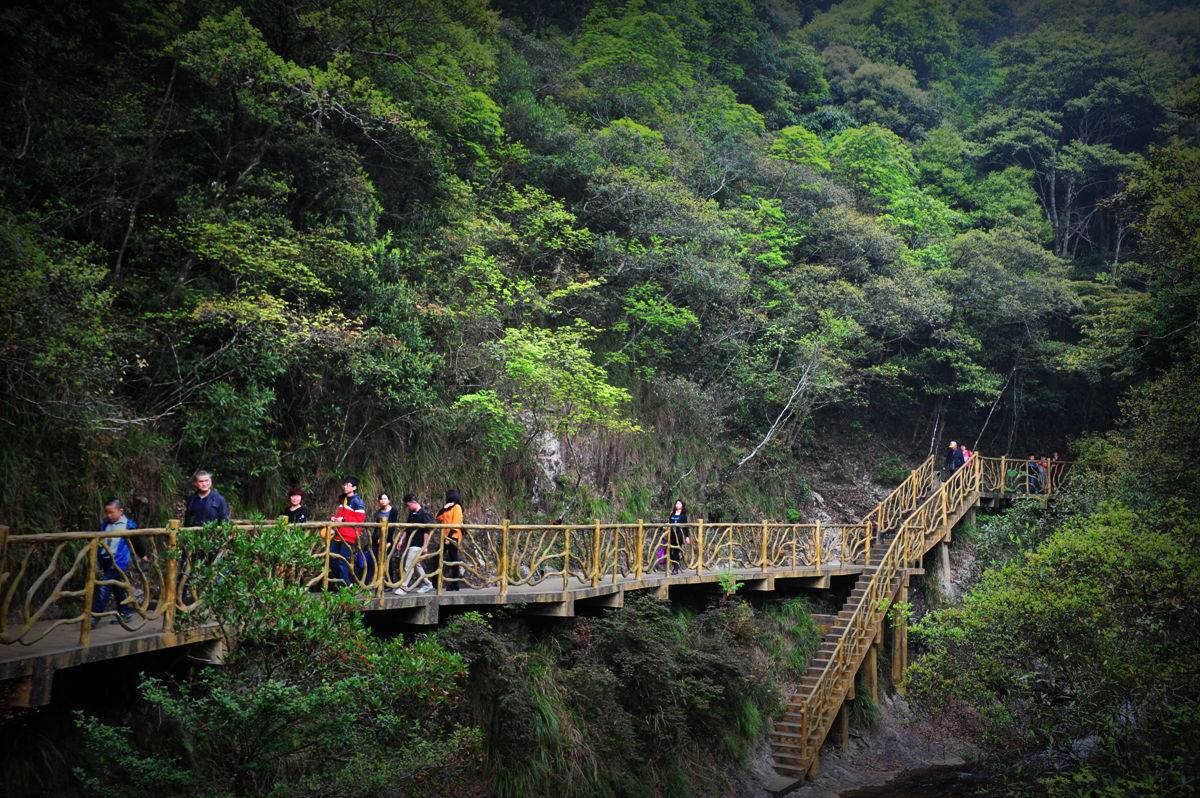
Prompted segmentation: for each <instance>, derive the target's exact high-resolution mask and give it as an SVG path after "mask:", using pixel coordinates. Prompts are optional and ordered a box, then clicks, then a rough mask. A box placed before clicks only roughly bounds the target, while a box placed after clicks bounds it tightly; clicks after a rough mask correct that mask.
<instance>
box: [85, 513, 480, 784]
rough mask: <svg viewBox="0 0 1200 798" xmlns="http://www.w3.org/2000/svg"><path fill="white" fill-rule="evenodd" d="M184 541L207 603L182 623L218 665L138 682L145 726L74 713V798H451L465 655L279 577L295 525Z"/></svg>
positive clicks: (462, 748)
mask: <svg viewBox="0 0 1200 798" xmlns="http://www.w3.org/2000/svg"><path fill="white" fill-rule="evenodd" d="M181 542H182V543H183V545H184V546H186V547H187V549H188V551H189V552H190V562H191V568H192V570H193V572H194V573H195V583H194V584H195V589H196V591H197V592H198V593H199V594H202V595H203V596H204V598H205V607H206V609H207V612H206V613H205V617H204V618H202V619H191V621H190V622H191V623H196V622H197V621H198V620H199V621H209V620H215V621H216V622H217V623H219V624H220V625H221V629H222V633H223V640H224V641H225V642H226V644H227V645H228V646H229V648H228V653H227V654H226V656H225V658H224V665H223V666H222V667H219V668H210V669H207V670H205V671H203V672H201V673H199V674H198V675H196V676H194V677H193V678H191V679H189V680H187V681H185V682H183V683H171V682H168V681H164V680H162V679H157V678H150V677H148V678H146V679H145V681H144V683H143V685H142V689H141V697H142V700H143V701H144V702H145V706H143V707H142V708H141V716H142V717H144V718H149V719H152V721H153V725H152V727H150V728H152V729H153V731H152V732H148V731H147V729H146V727H145V726H144V723H145V721H143V723H142V724H131V725H135V728H136V732H135V730H134V728H129V727H126V726H122V725H113V724H110V723H106V722H102V721H101V720H98V719H96V718H93V717H81V719H80V723H81V726H82V727H83V730H84V738H85V743H86V752H87V757H86V759H85V763H84V765H83V766H82V767H80V768H79V769H78V770H77V776H78V778H79V780H80V782H81V784H82V787H83V789H84V791H85V792H86V793H88V794H105V795H127V796H131V797H132V796H145V795H158V796H174V795H179V796H193V795H195V796H213V798H217V797H218V796H221V797H224V796H241V795H255V796H258V795H279V796H301V795H312V796H316V795H328V794H330V793H331V792H334V793H337V794H339V795H363V796H367V795H407V794H412V792H413V791H414V790H416V789H417V786H416V785H418V784H420V783H423V782H426V781H429V780H433V782H434V783H435V784H437V785H438V789H439V790H442V792H440V793H436V794H442V795H458V794H461V793H462V789H463V785H464V784H466V783H467V780H468V779H469V778H470V776H471V773H470V763H471V762H472V761H473V753H472V752H473V750H474V748H475V746H476V744H477V743H476V737H477V735H476V734H475V733H473V732H472V730H471V729H470V728H469V727H461V726H459V725H458V723H457V720H458V713H457V712H456V709H457V708H458V707H460V706H461V705H462V700H463V699H462V692H461V685H462V682H463V680H464V678H465V676H466V662H465V661H464V660H463V659H462V657H460V656H459V655H457V654H455V653H454V652H452V651H450V650H448V649H446V648H445V647H444V646H442V645H441V644H440V643H439V642H438V641H437V640H436V639H435V638H434V637H433V636H428V635H427V636H423V637H421V638H418V639H417V640H415V641H414V642H412V643H405V642H404V641H403V639H401V638H381V637H378V636H375V635H372V634H371V633H370V632H369V631H368V630H367V628H366V626H365V625H364V623H363V621H362V614H361V613H359V612H358V611H357V609H356V603H357V599H356V598H355V597H353V596H352V595H350V594H348V593H346V592H343V593H310V592H309V591H308V590H306V589H305V588H304V587H303V586H301V585H297V584H294V583H291V584H289V583H285V582H283V581H281V580H280V579H279V578H278V574H280V573H284V572H287V571H288V570H290V569H291V568H293V567H294V563H296V562H297V561H302V560H303V558H304V556H305V554H306V553H307V552H308V547H309V545H310V543H311V541H310V540H309V538H308V535H307V534H305V532H304V531H303V530H299V529H295V528H291V529H289V528H288V527H287V526H279V527H273V528H272V527H269V528H265V529H261V530H254V531H248V530H245V529H240V530H235V529H233V528H232V527H230V526H222V525H210V526H209V527H207V528H205V529H204V530H197V531H195V532H194V533H189V534H187V535H186V536H185V538H184V540H183V541H181ZM181 620H183V621H184V622H185V623H186V622H188V619H181ZM134 717H135V718H136V717H137V716H136V715H135V716H134ZM385 754H386V755H385ZM420 790H421V792H422V794H427V795H428V794H435V793H430V792H429V791H428V789H426V787H424V786H422V787H420Z"/></svg>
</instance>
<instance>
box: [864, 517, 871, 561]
mask: <svg viewBox="0 0 1200 798" xmlns="http://www.w3.org/2000/svg"><path fill="white" fill-rule="evenodd" d="M863 535H864V536H865V538H866V541H867V552H866V554H865V555H864V557H865V560H866V561H865V562H864V563H863V565H866V566H870V565H871V518H870V516H868V517H867V528H866V530H864V531H863Z"/></svg>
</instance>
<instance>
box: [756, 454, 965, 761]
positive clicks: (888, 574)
mask: <svg viewBox="0 0 1200 798" xmlns="http://www.w3.org/2000/svg"><path fill="white" fill-rule="evenodd" d="M981 466H982V458H980V457H978V456H976V457H974V458H972V459H971V462H969V463H968V464H966V465H965V466H963V467H962V468H960V469H958V471H956V472H955V473H954V475H953V476H951V477H950V479H948V480H947V481H946V482H944V483H942V485H941V486H940V487H939V488H938V489H937V490H936V491H935V492H933V493H932V494H931V495H929V496H928V498H926V499H925V500H924V501H923V502H921V503H920V505H919V506H917V508H916V509H915V510H913V511H912V512H911V514H910V515H908V517H907V518H906V519H905V520H904V521H903V523H902V524H901V526H900V531H899V534H897V535H896V536H895V537H894V538H893V539H892V540H891V543H890V545H889V546H888V547H887V549H886V550H885V551H884V552H883V554H882V556H881V557H880V558H879V560H878V564H877V566H876V568H875V570H874V573H873V574H872V575H871V579H870V581H869V582H868V584H867V587H866V590H865V591H864V593H863V594H862V595H861V596H860V597H859V599H858V601H857V602H853V603H852V606H849V607H848V609H850V611H851V615H850V617H849V618H848V619H847V620H846V622H845V625H844V626H842V627H841V630H840V634H839V636H838V637H837V639H836V641H835V643H834V648H833V651H832V652H831V653H830V656H829V659H828V660H827V661H826V663H825V667H824V669H823V670H822V671H821V673H820V674H819V675H818V677H817V681H816V683H815V684H814V685H813V686H812V687H811V690H810V691H809V692H808V693H807V694H804V695H801V696H799V697H798V698H799V699H800V702H801V706H800V733H799V735H797V736H795V737H786V738H784V739H785V742H788V743H791V744H793V745H798V746H799V751H798V752H797V753H796V754H795V755H794V758H793V759H792V761H789V762H788V763H786V764H780V763H778V762H777V763H776V767H777V769H779V770H780V771H782V772H785V773H790V774H792V775H796V776H803V775H804V774H805V773H806V772H807V771H808V769H809V767H810V766H811V764H812V762H813V761H814V760H815V759H816V757H817V754H818V752H819V751H820V749H821V746H822V744H823V743H824V741H825V737H826V735H827V734H828V733H829V729H830V728H831V727H832V726H833V722H834V720H835V719H836V717H837V713H838V711H839V710H840V709H841V707H842V703H843V702H844V701H845V699H846V695H847V694H848V692H849V689H850V683H851V680H853V679H854V677H855V674H856V673H857V672H858V667H859V665H860V663H861V662H862V660H863V659H864V658H865V657H866V653H867V649H868V648H869V647H870V645H871V642H872V641H873V640H874V639H875V636H876V634H877V633H878V629H879V625H880V623H881V621H882V619H883V615H884V613H885V612H886V610H887V608H888V604H889V602H890V599H891V598H892V596H893V595H894V594H895V592H896V589H897V587H898V582H899V579H900V578H901V574H902V572H903V571H904V570H905V569H906V568H908V567H910V566H911V564H912V563H913V562H914V561H915V560H916V561H919V557H920V554H919V553H918V547H919V546H920V545H921V543H922V542H923V541H924V537H925V534H926V527H927V525H929V524H933V523H935V522H940V521H941V520H942V519H944V518H945V517H947V514H948V512H949V508H950V507H951V504H952V503H953V506H954V507H955V508H957V507H958V506H959V505H958V502H960V501H962V500H963V499H964V498H965V497H966V496H967V495H968V494H970V493H972V492H975V493H976V495H977V491H978V484H979V476H980V474H981V473H982V469H981ZM918 541H920V542H918ZM921 553H923V550H921Z"/></svg>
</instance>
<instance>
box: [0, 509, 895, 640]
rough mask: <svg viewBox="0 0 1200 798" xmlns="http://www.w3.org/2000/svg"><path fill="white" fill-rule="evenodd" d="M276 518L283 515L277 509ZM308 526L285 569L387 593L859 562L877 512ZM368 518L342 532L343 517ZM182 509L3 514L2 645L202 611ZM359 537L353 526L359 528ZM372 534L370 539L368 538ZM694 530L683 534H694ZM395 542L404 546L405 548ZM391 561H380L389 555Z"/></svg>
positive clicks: (168, 625) (308, 580) (166, 627)
mask: <svg viewBox="0 0 1200 798" xmlns="http://www.w3.org/2000/svg"><path fill="white" fill-rule="evenodd" d="M233 523H234V525H235V527H236V529H237V531H236V532H235V534H239V535H242V534H263V533H264V532H266V531H267V530H269V529H270V528H272V527H273V526H274V524H273V523H272V522H267V521H245V520H238V521H234V522H233ZM275 523H279V522H275ZM297 526H299V527H301V528H304V529H308V530H311V532H312V545H311V548H310V550H309V555H308V557H307V559H306V560H305V562H302V563H297V564H296V566H295V568H293V569H290V570H289V573H288V574H287V575H286V576H287V578H289V579H291V580H294V581H296V582H298V583H301V584H304V585H306V586H308V587H310V588H312V589H321V588H326V589H328V588H336V587H339V586H342V585H343V584H348V585H350V586H353V587H356V588H358V589H360V590H361V591H363V592H365V594H366V597H367V598H368V599H381V598H383V597H385V596H387V595H390V593H391V591H394V590H396V589H397V588H400V587H401V586H406V587H409V588H410V589H415V588H417V587H418V582H417V576H418V572H417V568H416V566H417V565H419V566H421V570H423V571H424V572H425V575H426V576H427V577H428V579H429V580H430V584H432V585H435V586H436V590H437V592H438V593H439V594H444V593H446V592H449V591H453V590H456V589H467V590H473V591H488V592H496V593H499V594H500V595H501V596H505V595H507V594H508V593H509V592H511V591H534V592H538V591H540V592H553V591H568V590H571V589H574V588H579V587H588V586H597V585H600V584H602V583H607V584H615V583H618V582H623V581H629V580H641V579H644V578H647V577H655V578H659V579H661V580H663V581H666V582H668V583H669V582H672V581H677V580H683V579H686V578H689V577H693V576H701V577H703V576H705V575H709V576H711V575H713V574H715V573H717V572H720V571H725V570H735V571H739V572H743V573H744V572H745V571H748V570H749V571H757V572H760V573H779V572H789V571H790V572H797V571H813V570H820V569H821V568H822V567H830V566H862V565H864V564H865V563H866V562H867V561H868V559H869V558H870V556H871V545H872V535H871V523H870V522H869V521H867V522H863V523H857V524H822V523H810V524H787V523H778V522H771V521H760V522H755V523H719V524H718V523H707V522H705V521H702V520H701V521H695V522H691V523H687V524H678V525H674V528H673V529H674V531H672V526H671V525H666V524H646V523H645V522H642V521H639V522H637V523H633V524H611V523H603V522H600V521H595V522H593V523H591V524H575V525H537V524H524V525H518V524H512V523H509V522H508V521H504V522H502V523H500V524H461V525H458V526H456V527H453V529H460V530H462V536H461V539H460V541H459V542H458V544H457V546H456V549H457V552H456V554H454V555H453V556H452V554H451V552H452V551H454V548H451V546H452V545H453V541H452V540H451V539H450V538H449V537H447V536H446V535H445V534H443V531H444V530H448V529H451V528H452V527H447V526H444V525H439V524H431V525H414V524H391V525H388V524H386V523H374V522H372V523H365V522H364V523H359V524H349V525H347V524H331V523H328V522H321V523H307V524H300V525H297ZM346 526H348V527H350V528H352V529H356V530H357V529H362V530H366V531H367V532H368V533H369V534H367V535H363V541H362V545H359V542H358V540H357V535H353V536H352V537H355V538H356V539H355V541H354V542H352V543H345V542H342V541H341V539H340V538H339V537H338V536H337V534H336V532H337V530H338V529H339V528H342V527H346ZM418 528H423V529H425V530H426V531H427V532H428V533H429V535H428V537H429V540H430V542H431V544H430V545H429V546H428V547H427V548H426V549H425V550H424V551H423V552H422V553H421V554H420V555H419V556H418V557H417V558H416V560H415V562H411V563H409V565H410V566H411V567H410V569H409V570H407V571H406V570H405V567H404V566H405V561H406V553H407V552H406V548H407V547H406V546H405V545H404V543H405V542H406V541H407V539H408V536H409V535H410V534H411V533H412V531H413V530H414V529H418ZM181 531H183V530H182V528H181V527H180V526H179V523H178V522H172V523H171V524H170V525H169V526H167V527H165V528H159V529H139V530H123V531H119V532H111V533H109V532H103V533H102V532H72V533H53V534H37V535H8V534H7V531H6V530H4V529H3V528H2V527H0V568H2V569H0V645H2V644H23V645H32V644H34V643H37V642H38V641H39V640H42V639H43V638H45V637H46V636H47V635H48V634H50V633H51V632H53V631H54V630H55V629H58V628H60V627H62V626H69V625H77V626H78V629H79V636H78V640H79V645H80V646H87V645H88V644H89V638H90V630H91V628H92V626H93V625H94V623H95V622H96V621H98V620H99V619H101V618H104V619H112V620H114V621H116V622H118V623H120V624H122V625H123V626H125V627H126V628H129V629H134V628H145V627H146V626H147V625H148V624H161V626H160V628H161V630H162V631H163V632H171V631H172V630H173V629H174V625H175V620H176V618H183V617H185V616H186V615H187V614H188V613H190V612H193V611H194V610H195V608H196V607H197V606H198V605H199V603H200V597H199V596H198V595H196V593H197V590H196V589H195V587H194V585H192V584H190V581H191V566H190V563H189V560H188V558H187V557H186V556H181V552H180V546H179V541H178V536H179V533H180V532H181ZM348 536H351V535H348ZM368 537H369V540H368V539H367V538H368ZM114 538H125V539H127V540H129V541H130V542H131V543H133V542H135V541H136V543H137V546H138V548H139V549H140V552H138V553H135V554H134V556H133V557H132V558H131V561H130V563H129V565H128V566H127V567H126V568H117V567H116V566H115V563H114V564H113V566H112V567H111V569H110V571H109V572H108V573H107V578H106V574H105V572H104V571H103V569H102V568H101V567H100V565H101V561H102V560H103V559H105V558H104V557H103V554H104V553H107V554H108V555H109V556H108V558H107V559H109V560H110V561H111V560H112V559H113V558H112V554H114V552H112V551H110V550H109V543H108V541H109V540H111V539H114ZM685 541H686V542H685ZM397 544H400V545H399V548H397ZM381 564H382V567H380V566H381ZM102 588H107V589H109V590H114V589H115V590H117V591H123V592H124V593H125V594H126V595H127V596H128V597H129V598H127V599H125V600H124V602H123V603H122V604H121V605H120V607H119V609H118V608H117V606H116V603H115V602H108V603H107V604H106V605H105V606H104V607H102V608H96V611H93V610H92V607H93V603H94V601H95V597H96V595H97V593H98V591H99V590H101V589H102Z"/></svg>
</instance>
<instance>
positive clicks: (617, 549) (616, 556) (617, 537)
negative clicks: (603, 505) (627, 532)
mask: <svg viewBox="0 0 1200 798" xmlns="http://www.w3.org/2000/svg"><path fill="white" fill-rule="evenodd" d="M622 532H624V530H623V529H622V528H621V527H619V526H617V527H613V531H612V533H613V548H612V552H613V556H612V583H613V584H614V585H615V584H616V583H617V569H618V568H619V567H620V566H621V533H622Z"/></svg>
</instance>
